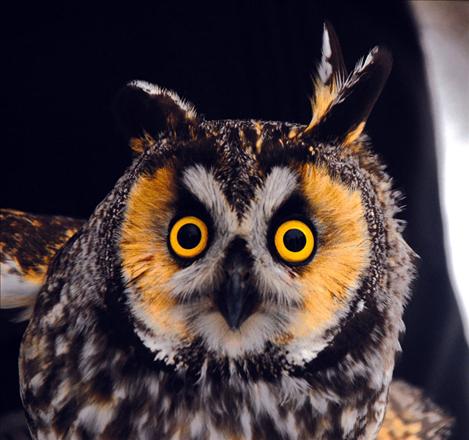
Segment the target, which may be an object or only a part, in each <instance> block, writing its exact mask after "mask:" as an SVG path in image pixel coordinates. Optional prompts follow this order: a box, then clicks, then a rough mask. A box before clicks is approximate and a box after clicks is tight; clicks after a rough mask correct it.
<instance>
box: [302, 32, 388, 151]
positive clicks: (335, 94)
mask: <svg viewBox="0 0 469 440" xmlns="http://www.w3.org/2000/svg"><path fill="white" fill-rule="evenodd" d="M391 67H392V56H391V53H390V52H389V51H388V50H387V49H386V48H383V47H378V46H376V47H374V48H373V49H372V50H371V51H370V52H369V54H368V55H367V56H366V57H365V58H363V59H361V60H360V61H358V63H357V64H356V65H355V68H354V69H353V71H352V72H351V73H350V74H349V75H347V74H346V71H345V67H344V63H343V58H342V53H341V50H340V45H339V41H338V39H337V36H336V34H335V32H334V30H333V29H332V26H331V25H330V24H328V23H326V24H325V25H324V34H323V47H322V59H321V62H320V64H319V66H318V69H317V75H316V77H315V79H314V87H315V91H314V96H313V97H312V99H311V103H312V111H313V116H312V119H311V122H310V123H309V125H308V127H307V128H306V129H305V131H304V132H303V135H307V136H309V137H312V138H314V139H315V140H316V141H318V142H325V143H327V142H339V143H342V144H344V145H346V144H349V143H352V142H354V141H355V140H357V139H358V138H359V136H360V135H361V134H362V132H363V129H364V127H365V123H366V121H367V119H368V117H369V115H370V113H371V111H372V109H373V107H374V105H375V103H376V101H377V99H378V98H379V95H380V94H381V91H382V89H383V87H384V84H385V83H386V80H387V78H388V76H389V73H390V72H391Z"/></svg>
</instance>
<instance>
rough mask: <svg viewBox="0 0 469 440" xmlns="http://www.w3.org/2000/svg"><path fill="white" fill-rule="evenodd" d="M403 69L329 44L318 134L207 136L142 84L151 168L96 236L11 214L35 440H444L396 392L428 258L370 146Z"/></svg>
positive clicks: (438, 423)
mask: <svg viewBox="0 0 469 440" xmlns="http://www.w3.org/2000/svg"><path fill="white" fill-rule="evenodd" d="M390 69H391V56H390V54H389V52H388V51H387V50H386V49H384V48H378V47H375V48H374V49H372V50H371V52H370V53H369V54H368V55H367V56H366V57H364V58H363V59H362V60H361V61H359V62H358V63H357V64H356V66H355V68H354V69H353V70H352V71H351V73H349V74H347V73H346V70H345V67H344V63H343V60H342V55H341V52H340V47H339V44H338V41H337V37H336V36H335V34H334V32H333V30H332V29H331V27H330V26H329V25H325V27H324V36H323V48H322V59H321V62H320V64H319V67H318V69H317V75H316V77H315V80H314V94H313V97H312V99H311V103H312V119H311V121H310V122H309V124H308V125H299V124H292V123H283V122H263V121H258V120H223V121H218V120H216V121H214V120H207V119H204V118H202V117H200V116H198V114H197V112H196V110H195V109H194V107H193V106H192V105H190V104H188V103H187V102H185V101H184V100H182V99H180V98H179V97H178V95H177V94H176V93H174V92H171V91H168V90H165V89H162V88H159V87H157V86H154V85H151V84H149V83H146V82H143V81H135V82H132V83H130V84H128V86H127V87H125V88H124V89H123V90H122V91H121V92H120V94H119V95H118V97H117V98H116V102H115V113H116V116H117V119H118V121H119V122H120V125H121V126H122V127H123V128H124V130H125V132H126V133H127V136H128V138H129V142H130V145H131V147H132V149H133V150H134V152H135V159H134V161H133V163H132V164H131V166H130V167H129V168H128V170H127V171H126V172H125V174H124V175H123V176H122V177H121V178H120V179H119V180H118V182H117V183H116V185H115V187H114V189H113V190H112V191H111V192H110V194H109V195H108V196H107V197H106V198H105V199H104V200H103V201H102V202H101V203H100V204H99V206H98V207H97V208H96V211H95V212H94V214H93V215H92V216H91V218H90V219H89V220H88V221H86V222H78V221H74V220H71V219H64V218H60V217H57V218H47V217H39V216H31V215H27V214H22V213H19V212H15V211H7V210H4V211H2V214H1V221H2V225H3V226H4V228H3V232H2V234H4V236H2V237H1V241H2V263H3V264H5V268H6V270H5V271H4V274H5V284H4V286H5V290H4V292H5V297H6V298H7V301H6V302H5V303H4V305H5V304H7V305H6V306H7V307H12V306H14V305H26V304H28V303H30V302H32V301H33V300H34V301H35V304H34V309H33V310H32V311H31V317H30V321H29V325H28V328H27V330H26V333H25V335H24V338H23V342H22V346H21V355H20V378H21V379H20V381H21V394H22V400H23V404H24V407H25V410H26V413H27V419H28V425H29V429H30V432H31V435H32V436H33V437H34V438H38V439H53V438H73V439H82V438H83V439H85V438H101V439H119V438H122V439H124V438H125V439H156V438H161V439H174V440H177V439H181V440H183V439H194V440H195V439H256V440H261V439H269V440H271V439H285V440H287V439H309V438H311V439H373V438H376V437H378V438H381V439H387V438H389V439H391V438H392V439H394V438H444V437H445V436H446V434H447V433H448V425H449V422H448V418H447V417H446V416H445V415H444V414H443V413H441V412H440V411H439V410H438V409H437V408H436V407H435V406H434V405H433V404H432V403H431V402H429V401H428V400H426V399H424V398H423V397H422V395H421V393H420V392H419V391H417V390H415V389H413V388H412V387H410V386H408V385H405V384H403V383H401V382H397V383H393V384H392V385H391V381H392V374H393V368H394V362H395V356H396V353H398V352H399V350H400V346H399V340H398V339H399V335H400V333H401V332H402V331H403V330H404V326H403V322H402V313H403V307H404V305H405V303H406V301H407V298H408V296H409V283H410V282H411V280H412V277H413V264H412V260H413V258H414V254H413V252H412V251H411V249H410V248H409V247H408V246H407V244H406V243H405V242H404V240H403V238H402V236H401V232H402V230H403V222H402V221H401V220H399V219H397V218H396V214H397V213H398V212H399V197H400V195H399V194H398V193H397V192H395V191H393V190H392V185H391V179H390V177H389V176H388V175H387V174H386V171H385V169H384V167H383V165H382V164H381V163H380V161H379V160H378V158H377V156H376V155H375V154H374V153H373V152H372V150H371V146H370V142H369V139H368V138H367V136H366V134H365V133H364V127H365V123H366V121H367V118H368V116H369V114H370V112H371V110H372V108H373V106H374V104H375V102H376V100H377V99H378V96H379V94H380V92H381V90H382V88H383V86H384V83H385V81H386V79H387V77H388V75H389V72H390ZM18 230H21V231H22V232H23V233H24V235H23V237H24V236H26V237H27V238H26V239H19V238H18V237H19V236H20V238H21V234H20V235H18V234H15V233H14V232H15V231H18ZM34 243H36V244H38V245H37V246H36V247H34V246H33V244H34ZM32 254H34V255H33V256H32ZM33 257H34V258H33ZM46 272H47V275H46ZM37 291H38V293H37ZM36 293H37V298H35V297H36ZM412 436H414V437H412Z"/></svg>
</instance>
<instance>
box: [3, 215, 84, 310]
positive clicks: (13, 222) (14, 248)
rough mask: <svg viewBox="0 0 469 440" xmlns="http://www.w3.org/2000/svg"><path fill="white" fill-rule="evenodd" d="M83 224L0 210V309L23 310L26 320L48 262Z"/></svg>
mask: <svg viewBox="0 0 469 440" xmlns="http://www.w3.org/2000/svg"><path fill="white" fill-rule="evenodd" d="M82 224H83V220H77V219H72V218H68V217H60V216H42V215H32V214H27V213H25V212H21V211H15V210H12V209H0V265H1V281H2V282H1V290H0V293H1V296H0V298H1V301H0V307H1V308H2V309H11V308H24V307H26V308H27V309H26V313H25V314H23V316H22V317H21V319H25V318H27V315H28V312H29V311H30V309H31V307H32V305H33V304H34V301H35V297H36V294H37V292H38V291H39V288H40V287H41V286H42V284H43V282H44V279H45V276H46V273H47V268H48V266H49V264H50V262H51V261H52V259H53V257H54V256H55V254H56V253H57V251H58V250H59V249H60V248H61V247H62V246H63V245H64V244H65V243H66V242H67V241H68V240H69V239H70V238H71V237H72V236H73V235H74V234H75V233H76V232H77V230H78V229H79V228H80V226H81V225H82Z"/></svg>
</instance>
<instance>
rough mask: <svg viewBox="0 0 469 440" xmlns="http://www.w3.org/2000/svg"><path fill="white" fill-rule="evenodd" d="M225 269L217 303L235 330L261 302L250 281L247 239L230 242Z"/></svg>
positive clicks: (249, 258)
mask: <svg viewBox="0 0 469 440" xmlns="http://www.w3.org/2000/svg"><path fill="white" fill-rule="evenodd" d="M224 269H225V273H224V280H223V282H222V285H221V286H220V288H219V289H218V291H217V293H216V296H215V302H216V304H217V306H218V308H219V310H220V313H221V314H222V316H223V317H224V318H225V320H226V322H227V323H228V325H229V326H230V328H231V329H233V330H236V329H239V328H240V326H241V324H242V323H243V322H244V321H245V320H246V319H247V318H248V317H249V316H251V315H252V314H253V313H254V310H255V308H256V306H257V304H258V302H259V295H258V293H257V290H256V288H255V287H254V286H253V283H252V279H251V272H252V257H251V255H250V253H249V251H248V250H247V248H246V242H245V241H244V240H242V239H240V238H236V239H235V240H233V241H232V242H231V244H230V246H229V247H228V250H227V255H226V259H225V263H224Z"/></svg>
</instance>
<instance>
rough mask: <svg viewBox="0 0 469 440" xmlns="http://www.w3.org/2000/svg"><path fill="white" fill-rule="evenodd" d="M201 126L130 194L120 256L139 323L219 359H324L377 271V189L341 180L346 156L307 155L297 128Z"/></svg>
mask: <svg viewBox="0 0 469 440" xmlns="http://www.w3.org/2000/svg"><path fill="white" fill-rule="evenodd" d="M202 128H203V132H202V133H199V134H198V135H197V137H196V138H195V139H194V140H189V141H188V142H187V143H185V144H184V145H181V144H179V143H178V142H177V141H176V142H168V148H170V149H171V150H172V153H171V154H166V155H165V158H163V160H156V163H157V165H155V159H157V157H158V153H150V154H149V155H148V158H145V159H144V160H143V162H142V169H143V171H142V173H141V174H140V175H139V176H138V177H137V178H136V180H135V182H134V184H133V187H132V189H131V192H130V195H129V199H128V205H127V210H126V213H125V220H124V222H123V226H122V232H121V239H120V251H121V255H122V267H123V273H124V276H125V279H126V284H127V286H128V295H129V302H130V304H131V306H132V311H133V313H134V314H135V317H136V318H137V320H138V322H141V323H142V324H144V325H145V326H147V327H148V328H149V329H150V330H151V332H152V333H154V334H155V335H158V337H156V338H155V341H156V340H158V341H159V342H161V339H162V336H163V335H164V339H166V338H167V337H170V338H171V339H172V340H173V341H180V342H181V343H182V344H186V343H188V344H190V343H192V342H194V341H195V340H200V341H202V343H203V345H204V346H206V347H207V350H209V351H211V352H213V353H217V354H219V355H227V356H239V355H243V354H246V353H249V352H260V351H263V350H264V349H265V345H266V343H270V344H275V345H280V346H288V345H289V344H292V343H298V341H304V343H305V344H307V345H309V346H310V349H312V348H313V347H314V349H316V350H319V349H320V346H321V344H322V343H323V342H324V340H325V337H324V336H325V333H326V332H327V331H330V330H331V329H332V328H334V327H335V326H337V324H338V322H339V321H340V320H341V319H342V318H343V317H344V316H345V315H346V314H347V312H348V311H349V309H350V305H351V304H352V303H354V302H356V301H357V287H358V286H359V280H360V277H361V276H363V274H364V273H365V272H366V270H367V269H368V268H369V256H370V235H369V232H368V226H367V221H366V215H365V207H364V203H363V201H362V194H361V190H360V184H362V185H366V184H368V185H369V182H366V181H362V182H360V181H359V176H356V177H355V180H353V177H348V178H343V177H342V178H341V177H340V169H341V168H342V166H343V162H344V161H345V160H346V158H341V155H340V152H339V151H337V149H335V148H330V149H323V150H322V152H319V150H316V149H307V148H306V149H305V151H302V148H297V146H296V145H295V142H296V141H293V142H292V141H291V140H289V136H292V134H291V133H294V132H295V130H296V129H297V127H295V126H289V125H282V124H261V123H252V122H231V123H226V122H225V123H223V125H218V124H213V123H206V124H204V125H203V127H202ZM258 132H259V134H258ZM201 137H202V139H203V140H204V141H203V142H204V145H203V146H202V145H200V138H201ZM249 139H251V140H249ZM170 143H171V144H172V145H171V146H169V144H170ZM256 144H257V145H256ZM264 144H265V146H264ZM263 147H264V148H265V149H264V148H263ZM202 150H203V151H202ZM285 150H287V151H288V150H290V153H289V154H288V155H285ZM295 150H296V151H295ZM326 150H328V151H327V152H326ZM155 154H156V157H155ZM334 161H336V163H335V162H334ZM331 164H333V165H331ZM355 168H356V169H355V170H353V171H354V172H355V174H357V173H358V169H357V167H356V166H355ZM143 334H146V332H144V333H143Z"/></svg>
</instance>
